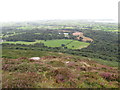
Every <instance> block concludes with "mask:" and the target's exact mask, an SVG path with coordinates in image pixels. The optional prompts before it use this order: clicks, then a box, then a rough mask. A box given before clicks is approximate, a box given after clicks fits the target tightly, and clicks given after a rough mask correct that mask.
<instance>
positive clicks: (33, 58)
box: [29, 57, 40, 61]
mask: <svg viewBox="0 0 120 90" xmlns="http://www.w3.org/2000/svg"><path fill="white" fill-rule="evenodd" d="M29 60H31V61H38V60H40V57H32V58H29Z"/></svg>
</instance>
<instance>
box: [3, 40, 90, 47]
mask: <svg viewBox="0 0 120 90" xmlns="http://www.w3.org/2000/svg"><path fill="white" fill-rule="evenodd" d="M3 43H11V44H27V45H29V44H35V43H44V45H45V46H48V47H61V44H64V45H66V47H67V48H69V49H81V48H85V47H87V46H88V45H89V44H90V43H86V42H80V41H77V40H71V39H67V40H66V39H59V40H46V41H45V40H36V41H35V42H24V41H16V42H11V41H5V42H3Z"/></svg>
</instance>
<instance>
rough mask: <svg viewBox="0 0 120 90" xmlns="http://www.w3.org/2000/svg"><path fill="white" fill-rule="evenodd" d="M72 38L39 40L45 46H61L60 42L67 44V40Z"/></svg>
mask: <svg viewBox="0 0 120 90" xmlns="http://www.w3.org/2000/svg"><path fill="white" fill-rule="evenodd" d="M71 41H72V40H70V39H69V40H65V39H60V40H47V41H43V40H41V41H40V42H42V43H44V45H45V46H48V47H61V44H65V45H66V44H67V43H69V42H71Z"/></svg>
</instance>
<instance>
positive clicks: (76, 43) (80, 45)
mask: <svg viewBox="0 0 120 90" xmlns="http://www.w3.org/2000/svg"><path fill="white" fill-rule="evenodd" d="M88 45H90V43H86V42H80V41H73V42H72V43H70V44H68V45H67V47H68V48H69V49H81V48H85V47H87V46H88Z"/></svg>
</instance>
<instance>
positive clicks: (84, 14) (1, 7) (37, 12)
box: [0, 0, 119, 22]
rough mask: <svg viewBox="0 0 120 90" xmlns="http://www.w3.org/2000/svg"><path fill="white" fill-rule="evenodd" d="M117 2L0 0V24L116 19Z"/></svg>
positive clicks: (91, 0)
mask: <svg viewBox="0 0 120 90" xmlns="http://www.w3.org/2000/svg"><path fill="white" fill-rule="evenodd" d="M118 1H119V0H0V11H1V13H0V22H9V21H32V20H48V19H49V20H51V19H52V20H53V19H114V20H117V19H118Z"/></svg>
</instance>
